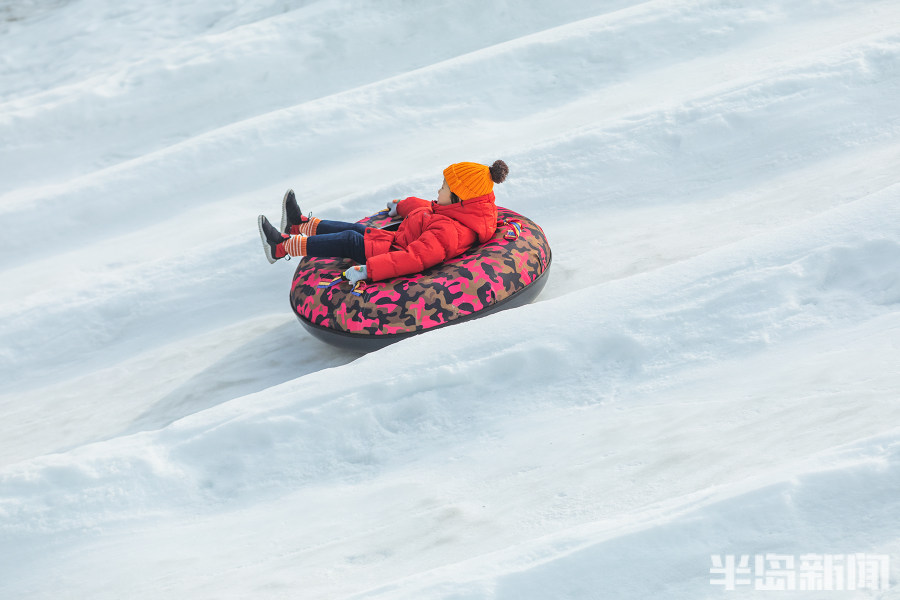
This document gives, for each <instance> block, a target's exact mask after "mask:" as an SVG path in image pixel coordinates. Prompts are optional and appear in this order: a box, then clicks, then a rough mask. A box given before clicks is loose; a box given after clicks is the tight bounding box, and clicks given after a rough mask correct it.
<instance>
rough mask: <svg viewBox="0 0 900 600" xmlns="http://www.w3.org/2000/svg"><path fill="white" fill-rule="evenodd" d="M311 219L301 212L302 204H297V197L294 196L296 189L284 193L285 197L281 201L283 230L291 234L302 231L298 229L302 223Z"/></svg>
mask: <svg viewBox="0 0 900 600" xmlns="http://www.w3.org/2000/svg"><path fill="white" fill-rule="evenodd" d="M308 220H309V218H308V217H304V216H303V213H302V212H300V205H298V204H297V198H296V197H295V196H294V190H288V191H286V192H285V193H284V199H283V200H282V201H281V231H283V232H284V233H288V234H291V235H296V234H298V233H300V230H299V229H298V228H299V227H300V224H301V223H305V222H307V221H308Z"/></svg>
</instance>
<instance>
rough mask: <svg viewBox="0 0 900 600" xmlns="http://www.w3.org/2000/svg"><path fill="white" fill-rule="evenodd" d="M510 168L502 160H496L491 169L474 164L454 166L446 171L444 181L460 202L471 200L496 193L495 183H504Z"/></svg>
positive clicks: (464, 163)
mask: <svg viewBox="0 0 900 600" xmlns="http://www.w3.org/2000/svg"><path fill="white" fill-rule="evenodd" d="M508 173H509V167H507V166H506V163H505V162H503V161H502V160H495V161H494V164H493V165H491V166H490V167H489V166H487V165H481V164H478V163H473V162H461V163H456V164H452V165H450V166H449V167H447V168H446V169H444V179H446V180H447V186H448V187H449V188H450V191H451V192H453V193H454V194H456V195H457V196H459V199H460V200H469V199H470V198H477V197H478V196H484V195H485V194H490V193H491V192H493V191H494V184H495V183H503V180H505V179H506V175H507V174H508Z"/></svg>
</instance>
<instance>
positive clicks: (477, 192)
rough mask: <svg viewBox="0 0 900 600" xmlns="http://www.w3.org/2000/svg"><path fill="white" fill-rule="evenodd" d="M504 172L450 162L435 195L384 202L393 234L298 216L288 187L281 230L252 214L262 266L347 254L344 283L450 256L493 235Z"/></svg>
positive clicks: (499, 164) (498, 166) (499, 166)
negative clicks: (395, 225)
mask: <svg viewBox="0 0 900 600" xmlns="http://www.w3.org/2000/svg"><path fill="white" fill-rule="evenodd" d="M508 173H509V167H507V166H506V163H505V162H503V161H502V160H498V161H494V164H493V165H491V166H490V167H488V166H486V165H481V164H478V163H470V162H464V163H456V164H453V165H450V166H449V167H447V168H446V169H444V184H443V186H442V187H441V189H440V190H439V191H438V198H437V200H435V201H433V202H429V201H428V200H423V199H421V198H412V197H411V198H406V199H405V200H393V201H391V202H388V209H389V210H390V213H389V214H390V215H391V216H396V215H400V217H401V218H402V219H403V222H401V223H400V227H399V229H397V231H385V230H383V229H378V228H374V227H365V226H364V225H361V224H359V223H342V222H340V221H325V220H321V219H317V218H308V217H305V216H303V214H302V213H301V212H300V207H299V206H298V205H297V200H296V198H295V197H294V192H293V190H288V191H287V193H286V194H285V195H284V200H283V202H282V215H281V229H282V231H283V232H285V233H281V232H280V231H278V230H277V229H275V227H273V226H272V224H271V223H269V220H268V219H266V217H265V216H263V215H259V219H258V223H259V235H260V237H261V238H262V242H263V248H264V250H265V253H266V258H267V259H268V260H269V262H270V263H274V262H275V261H276V260H278V259H280V258H283V257H285V256H316V257H338V258H351V259H353V260H355V261H356V262H357V263H359V266H355V267H351V268H349V269H347V270H346V271H344V277H346V278H347V279H349V280H350V282H351V283H356V282H357V281H360V280H362V279H369V280H371V281H380V280H382V279H390V278H392V277H400V276H401V275H409V274H410V273H417V272H419V271H423V270H425V269H427V268H429V267H433V266H434V265H437V264H439V263H442V262H444V261H445V260H448V259H450V258H453V257H454V256H458V255H459V254H462V253H463V252H465V251H466V250H467V249H468V248H469V247H470V246H472V244H475V243H479V244H481V243H484V242H486V241H487V240H488V239H490V237H491V236H492V235H494V231H495V230H496V228H497V206H496V205H495V204H494V192H493V190H494V184H495V183H502V182H503V181H504V180H505V179H506V175H507V174H508Z"/></svg>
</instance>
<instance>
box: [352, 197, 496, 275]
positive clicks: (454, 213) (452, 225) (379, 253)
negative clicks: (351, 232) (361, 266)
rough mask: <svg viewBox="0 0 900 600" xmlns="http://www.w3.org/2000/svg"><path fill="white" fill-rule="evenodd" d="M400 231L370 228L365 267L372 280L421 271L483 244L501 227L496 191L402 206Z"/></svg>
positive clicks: (399, 208)
mask: <svg viewBox="0 0 900 600" xmlns="http://www.w3.org/2000/svg"><path fill="white" fill-rule="evenodd" d="M397 214H398V215H400V216H401V217H403V221H402V222H401V223H400V228H399V229H398V230H397V231H385V230H383V229H377V228H373V227H369V228H368V229H366V235H365V243H366V271H367V274H368V277H369V279H370V280H372V281H380V280H382V279H390V278H392V277H400V276H401V275H409V274H410V273H417V272H419V271H422V270H424V269H427V268H428V267H433V266H434V265H437V264H440V263H442V262H444V261H445V260H448V259H450V258H453V257H454V256H457V255H459V254H462V253H463V252H465V251H466V250H468V249H469V247H470V246H472V244H474V243H476V242H478V243H484V242H486V241H487V240H489V239H490V237H491V236H492V235H494V231H496V229H497V205H496V204H494V194H493V192H491V193H490V194H486V195H484V196H479V197H477V198H472V199H470V200H463V201H462V202H457V203H456V204H446V205H440V204H438V203H437V202H429V201H428V200H423V199H421V198H407V199H405V200H401V201H400V202H399V203H398V204H397Z"/></svg>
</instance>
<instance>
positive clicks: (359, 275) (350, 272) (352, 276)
mask: <svg viewBox="0 0 900 600" xmlns="http://www.w3.org/2000/svg"><path fill="white" fill-rule="evenodd" d="M368 276H369V274H368V273H367V272H366V265H356V266H355V267H350V268H349V269H347V270H346V271H344V277H346V278H347V280H348V281H349V282H350V283H352V284H354V285H355V284H356V282H357V281H362V280H363V279H365V278H366V277H368Z"/></svg>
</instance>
